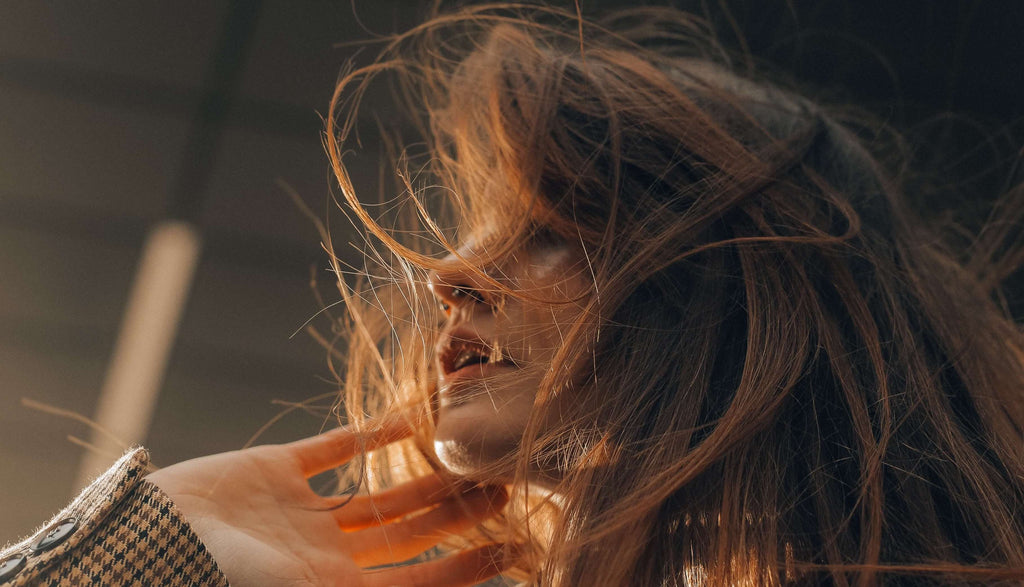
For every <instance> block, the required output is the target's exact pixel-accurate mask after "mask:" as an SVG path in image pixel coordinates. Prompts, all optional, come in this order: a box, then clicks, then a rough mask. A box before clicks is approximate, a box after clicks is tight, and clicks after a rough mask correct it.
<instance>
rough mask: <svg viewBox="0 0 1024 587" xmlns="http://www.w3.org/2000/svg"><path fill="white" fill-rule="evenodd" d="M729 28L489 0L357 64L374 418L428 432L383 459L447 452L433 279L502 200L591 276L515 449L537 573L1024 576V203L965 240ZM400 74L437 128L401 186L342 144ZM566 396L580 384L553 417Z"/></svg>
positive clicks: (484, 274) (1013, 197)
mask: <svg viewBox="0 0 1024 587" xmlns="http://www.w3.org/2000/svg"><path fill="white" fill-rule="evenodd" d="M709 38H711V35H709V34H708V31H707V29H706V27H705V26H704V25H703V24H701V22H700V21H699V20H698V19H695V18H693V17H691V16H689V15H686V14H682V13H678V12H675V11H672V10H667V9H645V10H641V11H633V12H630V13H623V14H618V15H615V16H613V17H611V18H609V19H607V20H604V21H601V22H588V21H584V20H582V19H580V18H577V15H575V14H572V13H563V12H561V11H559V10H555V9H543V8H537V7H530V6H510V5H498V6H483V7H481V6H476V7H470V8H466V9H463V10H461V11H458V12H454V13H450V14H438V15H435V16H434V17H433V18H432V19H430V20H429V21H428V22H426V23H425V24H422V25H420V26H418V27H416V28H414V29H413V30H411V31H409V32H407V33H405V34H402V35H399V36H397V37H395V38H393V39H390V40H389V42H388V44H387V46H386V48H385V49H384V50H383V51H382V52H381V55H380V57H379V58H378V59H377V60H376V61H375V62H374V63H373V64H371V65H369V66H366V67H362V68H359V69H350V70H349V71H347V72H346V73H345V74H344V75H343V76H342V79H341V80H340V82H339V83H338V86H337V90H336V92H335V95H334V99H333V101H332V116H331V117H329V120H328V131H327V141H326V144H327V148H328V151H329V154H330V157H331V161H332V162H333V166H334V170H335V172H336V176H337V179H338V181H339V184H340V188H341V192H342V195H343V197H344V200H345V205H346V206H347V210H348V213H349V214H351V215H353V216H354V219H355V220H356V222H357V224H358V225H359V226H361V227H363V229H364V231H363V234H364V236H365V239H366V243H367V246H368V248H367V251H368V252H369V256H368V258H369V263H368V265H367V266H366V267H365V268H363V270H361V271H360V273H362V279H361V280H360V282H359V283H358V284H356V285H351V284H350V283H349V282H346V281H345V280H344V279H341V280H340V284H341V286H342V287H341V289H342V292H343V295H344V297H345V299H346V300H347V301H348V308H349V312H348V314H347V316H346V317H345V318H344V320H343V321H342V322H343V323H344V324H343V325H344V326H345V331H346V332H347V340H348V349H347V351H346V353H345V357H346V361H347V362H346V366H345V371H344V374H343V378H344V404H343V405H344V409H345V410H346V411H347V416H346V419H347V420H348V421H349V422H350V423H353V424H356V425H358V423H359V422H361V421H363V420H364V419H365V418H366V417H367V416H379V415H381V414H384V413H387V412H392V411H403V413H406V414H409V413H412V414H414V415H413V416H411V417H413V418H416V426H417V429H418V430H419V431H420V432H419V434H418V435H417V438H416V439H415V440H412V441H410V442H408V443H406V444H404V445H401V446H398V447H393V448H392V449H390V451H389V452H388V453H387V454H383V453H382V454H376V455H370V456H368V459H369V460H370V464H369V468H368V469H367V471H369V472H371V473H372V474H371V475H370V476H369V477H368V478H367V480H368V482H369V483H370V485H371V486H373V485H374V484H378V485H379V484H387V483H390V482H394V481H396V480H399V479H402V478H405V477H409V476H415V475H417V474H421V473H422V472H424V471H426V470H429V469H431V468H434V469H437V468H440V465H439V464H438V462H437V458H436V456H435V455H434V454H433V452H432V443H431V438H432V430H433V421H432V419H431V416H430V414H431V413H432V410H433V402H434V401H435V400H434V393H435V391H436V383H435V381H436V373H434V369H435V367H434V364H433V363H434V361H433V352H434V350H433V344H434V343H433V341H434V338H435V336H436V331H437V324H438V323H439V320H440V319H441V318H440V317H439V314H438V311H437V309H436V308H435V303H434V301H433V299H432V298H431V297H430V295H429V294H428V293H426V292H425V290H424V285H423V284H424V282H425V280H424V275H425V272H427V271H429V270H431V269H433V268H435V267H437V266H438V259H439V258H440V256H443V255H445V254H452V253H454V254H457V253H456V250H457V248H458V244H459V241H460V239H464V238H466V237H467V236H470V235H473V234H476V233H479V231H481V230H482V229H484V228H486V229H487V230H488V231H489V232H490V233H492V234H494V233H497V235H498V237H499V238H495V239H494V240H493V242H491V243H490V245H489V246H488V248H487V249H486V251H487V255H488V256H489V258H490V259H492V260H495V259H501V258H503V257H504V256H507V255H509V254H513V253H514V252H515V251H516V250H517V249H519V248H521V247H523V246H529V243H531V242H533V241H535V240H536V239H538V238H543V239H557V240H559V241H561V242H565V243H572V244H573V245H574V246H576V245H578V246H579V247H580V248H581V249H582V250H583V251H584V253H585V256H586V259H587V262H588V268H587V270H588V272H589V277H590V280H591V294H590V295H589V296H588V297H587V299H586V300H583V301H582V302H581V303H582V304H583V305H584V306H585V307H584V311H583V312H581V314H580V317H579V319H578V320H576V321H575V322H574V323H572V324H565V325H563V326H564V328H563V329H564V333H565V336H564V343H563V345H562V348H560V349H558V353H557V359H556V360H557V362H558V366H559V367H560V368H558V369H551V370H550V372H549V374H548V376H547V377H546V378H545V379H544V381H543V383H542V385H541V386H540V389H538V391H537V396H536V402H535V406H534V412H535V413H534V415H533V417H532V420H531V425H530V426H528V428H527V430H526V433H525V434H524V437H523V438H522V441H521V444H520V448H519V450H518V451H517V452H516V453H515V454H514V455H510V457H509V459H508V462H506V463H501V466H503V467H510V468H511V469H512V470H515V471H517V475H516V481H515V483H514V484H513V488H514V489H515V490H516V491H515V492H514V495H516V496H517V499H514V500H513V502H512V504H511V505H510V506H509V509H508V511H507V512H506V515H505V517H504V518H503V519H502V520H501V521H500V522H499V523H497V524H492V526H491V527H490V528H489V529H487V530H486V533H489V534H488V536H490V537H491V538H494V537H495V536H498V535H501V536H504V538H503V539H507V540H510V541H515V542H519V543H520V546H519V553H520V559H519V561H520V562H519V567H518V569H517V570H516V572H517V573H518V575H517V576H519V577H520V578H523V579H526V580H528V581H529V582H530V583H531V584H538V585H563V586H567V585H625V584H635V585H682V584H687V585H689V584H709V585H725V584H772V585H775V584H785V583H803V584H819V583H820V584H834V585H854V584H856V585H865V584H874V583H877V582H879V581H883V580H884V581H885V582H887V583H889V582H892V583H900V584H925V583H928V584H931V583H950V584H953V583H955V584H964V583H971V582H976V583H991V582H993V581H998V580H1005V581H1020V580H1024V547H1022V545H1024V438H1022V430H1024V400H1022V393H1024V340H1022V334H1021V331H1020V330H1019V329H1018V327H1017V325H1016V324H1015V323H1014V321H1013V319H1012V318H1011V317H1010V316H1009V314H1008V312H1007V311H1005V310H1004V309H1002V308H1001V307H1000V306H999V304H997V303H996V301H995V300H996V299H997V293H998V286H999V282H1000V279H1001V278H1002V277H1005V276H1006V275H1008V274H1009V273H1010V272H1011V271H1012V270H1013V269H1014V268H1015V267H1016V263H1017V259H1018V258H1019V254H1017V253H1019V250H1018V249H1017V248H1015V247H1012V246H1010V247H1009V248H1008V245H1010V244H1012V243H1010V242H1009V240H1008V239H1009V235H1010V231H1009V228H1005V229H1002V230H996V229H995V228H992V227H990V229H988V230H986V231H985V232H983V233H982V235H981V236H980V238H979V239H977V241H976V242H975V246H974V247H973V249H972V250H971V251H966V252H964V251H957V250H953V249H951V248H950V247H949V246H947V245H945V244H944V243H943V240H942V239H941V238H940V237H939V236H937V235H936V234H935V232H933V231H931V230H929V229H928V228H927V227H926V226H924V225H923V223H922V222H920V221H919V220H918V219H917V218H916V217H915V215H914V214H913V213H912V212H911V211H910V210H909V209H908V207H907V206H906V205H905V204H904V202H903V194H902V191H901V190H902V188H901V185H900V182H899V181H897V179H896V177H897V175H896V174H895V173H894V172H893V168H894V165H893V164H892V163H893V162H892V161H888V160H885V159H877V158H875V157H873V156H872V154H871V153H870V152H869V150H868V148H866V146H865V144H864V141H862V140H861V139H860V138H858V130H857V129H856V128H851V127H850V126H849V125H846V124H843V123H840V122H839V121H838V120H837V119H836V118H835V117H833V116H831V115H830V114H829V113H828V111H827V110H825V109H824V108H822V107H820V106H818V105H816V104H815V103H813V102H811V101H809V100H807V99H805V98H803V97H800V96H799V95H798V94H797V93H794V92H790V91H785V90H782V89H779V88H778V87H776V86H774V85H772V84H770V83H767V82H765V81H759V80H752V79H748V78H747V77H745V76H741V75H739V74H737V73H733V72H732V71H731V68H730V65H729V64H730V60H729V54H728V52H726V51H724V50H722V49H721V48H719V47H717V46H716V45H715V44H714V43H712V42H710V41H708V39H709ZM381 74H387V76H388V77H389V79H392V80H397V82H398V83H397V85H395V86H393V87H392V88H393V91H394V93H395V95H398V96H400V97H402V98H403V100H404V102H405V103H406V105H407V108H406V110H407V111H408V112H409V113H410V117H409V119H410V120H411V121H412V122H413V123H414V124H413V125H412V127H413V128H416V129H418V131H419V136H420V137H421V142H418V143H410V144H411V145H412V146H411V147H409V148H406V149H404V150H402V151H401V152H400V153H399V154H398V155H396V156H395V157H394V159H395V160H397V161H398V162H399V165H398V174H397V177H398V178H399V181H398V182H397V185H398V186H399V189H398V190H396V193H397V194H398V195H397V196H394V197H391V198H387V199H385V200H384V201H383V202H382V203H383V204H384V205H382V206H377V205H371V204H369V203H368V202H367V200H365V199H363V200H361V199H359V198H358V197H357V194H356V189H355V186H354V185H353V181H352V179H351V177H350V175H349V172H348V169H347V168H346V165H345V163H344V161H343V158H344V154H345V152H346V149H347V148H349V145H351V143H352V140H353V139H354V136H355V135H354V132H355V123H356V120H357V116H356V115H357V112H358V111H359V103H360V100H361V98H362V97H363V96H364V94H365V92H366V91H367V89H368V88H369V87H370V82H371V81H372V80H374V79H376V78H377V77H379V76H380V75H381ZM1021 196H1022V193H1021V190H1020V188H1019V187H1017V188H1015V189H1013V190H1011V192H1010V193H1008V194H1006V196H1005V197H1004V198H1003V199H1002V200H1001V203H1000V205H999V212H998V213H999V215H1000V217H1001V219H1002V220H1004V221H1005V222H1003V223H1002V226H1004V227H1010V226H1013V225H1014V223H1015V222H1016V221H1018V220H1020V218H1021V216H1022V211H1024V206H1022V204H1021V200H1022V197H1021ZM335 263H336V269H337V270H338V271H339V275H340V274H341V273H343V271H342V270H343V268H342V267H341V265H340V261H338V260H337V258H336V259H335ZM467 263H468V260H467ZM470 270H472V271H475V272H476V273H477V274H479V275H480V276H481V280H483V281H484V282H485V283H490V284H492V285H493V287H494V288H495V290H496V291H499V292H500V293H501V294H502V295H507V296H517V295H518V296H524V295H527V294H525V293H524V292H517V291H515V290H513V289H510V288H509V287H508V286H507V285H506V284H503V283H502V282H501V280H500V279H495V277H494V276H493V274H491V273H489V272H488V264H487V263H485V262H481V263H478V264H477V265H474V266H472V267H470ZM533 302H535V303H559V302H558V301H552V300H549V301H543V300H533ZM567 393H570V394H573V397H574V406H575V408H574V411H573V412H572V413H568V414H566V413H563V414H560V416H559V417H557V418H545V410H546V409H548V406H550V404H551V402H550V400H551V398H553V397H555V396H557V395H559V394H567ZM410 410H412V411H410ZM552 421H554V422H558V424H557V425H554V426H550V425H548V426H541V425H540V422H548V423H550V422H552ZM538 462H541V463H558V464H559V465H558V466H559V469H560V470H562V471H564V474H563V476H562V478H561V479H560V480H559V482H558V487H557V488H556V491H555V492H554V493H555V495H557V496H558V497H557V499H555V498H544V497H538V496H537V495H536V494H535V493H532V492H530V491H529V483H528V481H527V475H526V471H527V470H529V469H530V467H531V465H532V464H536V463H538Z"/></svg>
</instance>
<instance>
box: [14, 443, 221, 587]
mask: <svg viewBox="0 0 1024 587" xmlns="http://www.w3.org/2000/svg"><path fill="white" fill-rule="evenodd" d="M148 465H149V454H148V453H147V452H146V450H145V449H141V448H137V449H133V450H131V451H129V452H128V453H126V454H125V455H124V456H123V457H121V460H119V461H118V462H117V463H116V464H115V465H114V466H113V467H111V468H110V469H109V470H108V471H107V472H106V473H104V474H103V475H102V476H101V477H100V478H99V479H97V480H96V481H94V482H93V483H92V485H90V486H89V487H88V488H86V489H85V491H83V492H82V494H81V495H79V496H78V497H77V498H76V499H75V500H74V501H73V502H72V503H71V505H69V506H68V507H66V508H65V509H64V510H63V511H61V512H60V513H59V514H57V516H55V517H54V518H53V519H52V520H51V521H50V522H49V523H47V524H45V525H44V526H43V527H42V528H41V529H40V530H39V531H37V532H36V533H35V534H34V535H33V536H31V537H29V538H27V539H25V540H23V541H21V542H19V543H17V544H14V545H12V546H10V547H8V548H6V549H4V551H3V552H2V553H0V584H2V585H4V587H7V585H11V586H21V585H55V586H56V585H84V584H102V585H173V586H178V585H204V586H206V585H216V586H226V585H227V584H228V583H227V580H226V579H225V578H224V575H223V574H222V573H221V572H220V569H218V568H217V563H216V562H214V560H213V557H211V556H210V553H209V552H208V551H207V550H206V547H205V546H203V543H202V542H201V541H200V540H199V537H198V536H196V534H195V532H193V531H192V528H191V527H190V526H189V525H188V523H187V522H186V521H185V519H184V517H183V516H182V515H181V514H180V513H179V512H178V511H177V509H176V508H175V507H174V503H173V502H172V501H171V499H170V498H169V497H167V495H165V494H164V493H163V492H162V491H160V489H159V488H157V487H156V486H155V485H153V484H152V483H150V482H149V481H146V480H145V479H143V478H142V476H143V475H144V474H145V472H146V467H147V466H148Z"/></svg>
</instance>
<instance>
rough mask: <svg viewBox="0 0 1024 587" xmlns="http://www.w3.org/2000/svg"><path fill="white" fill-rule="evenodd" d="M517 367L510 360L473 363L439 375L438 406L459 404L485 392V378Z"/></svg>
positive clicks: (505, 372)
mask: <svg viewBox="0 0 1024 587" xmlns="http://www.w3.org/2000/svg"><path fill="white" fill-rule="evenodd" d="M516 369H517V367H516V366H515V365H514V364H512V363H511V362H507V361H499V362H496V363H489V362H488V363H474V364H472V365H466V366H465V367H462V368H461V369H457V370H455V371H451V372H449V373H444V372H442V373H441V376H440V377H439V383H440V385H439V386H438V396H439V399H440V406H441V407H447V406H453V405H459V404H461V403H464V402H465V401H467V400H469V399H472V398H473V397H475V396H477V395H480V394H487V393H488V392H487V383H486V380H487V379H489V378H493V377H497V376H500V375H503V374H504V375H506V376H507V374H508V372H510V371H515V370H516Z"/></svg>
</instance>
